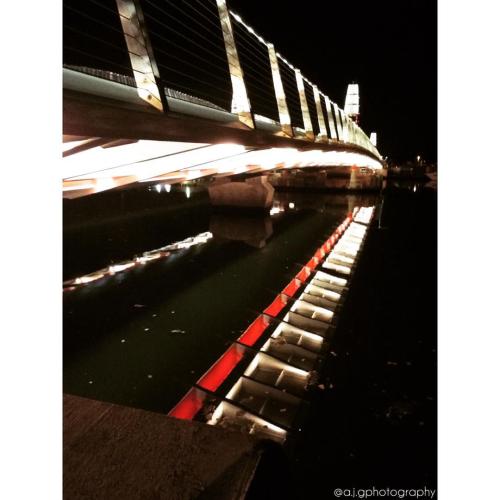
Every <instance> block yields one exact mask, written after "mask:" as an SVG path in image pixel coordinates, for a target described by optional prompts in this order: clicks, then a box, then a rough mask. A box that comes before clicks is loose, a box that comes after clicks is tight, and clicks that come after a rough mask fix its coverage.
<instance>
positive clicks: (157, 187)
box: [155, 184, 161, 193]
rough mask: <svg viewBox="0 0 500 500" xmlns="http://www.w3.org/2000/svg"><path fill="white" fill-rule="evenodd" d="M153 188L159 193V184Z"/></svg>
mask: <svg viewBox="0 0 500 500" xmlns="http://www.w3.org/2000/svg"><path fill="white" fill-rule="evenodd" d="M155 189H156V191H158V193H159V192H160V191H161V184H157V185H156V186H155Z"/></svg>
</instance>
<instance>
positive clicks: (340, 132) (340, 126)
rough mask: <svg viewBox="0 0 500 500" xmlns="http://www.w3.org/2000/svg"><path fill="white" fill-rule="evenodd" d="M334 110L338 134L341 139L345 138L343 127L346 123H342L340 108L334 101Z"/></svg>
mask: <svg viewBox="0 0 500 500" xmlns="http://www.w3.org/2000/svg"><path fill="white" fill-rule="evenodd" d="M333 112H334V113H335V121H336V122H337V135H338V139H339V141H343V140H344V135H343V128H344V125H343V124H342V116H341V115H340V109H339V107H338V106H337V103H335V102H334V103H333Z"/></svg>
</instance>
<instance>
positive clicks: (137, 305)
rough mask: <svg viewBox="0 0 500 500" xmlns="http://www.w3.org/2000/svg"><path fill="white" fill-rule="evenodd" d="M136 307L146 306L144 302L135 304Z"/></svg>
mask: <svg viewBox="0 0 500 500" xmlns="http://www.w3.org/2000/svg"><path fill="white" fill-rule="evenodd" d="M134 307H146V306H145V305H144V304H134Z"/></svg>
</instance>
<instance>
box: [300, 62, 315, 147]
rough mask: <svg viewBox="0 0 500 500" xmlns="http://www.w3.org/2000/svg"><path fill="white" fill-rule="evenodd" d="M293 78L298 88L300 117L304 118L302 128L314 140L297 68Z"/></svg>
mask: <svg viewBox="0 0 500 500" xmlns="http://www.w3.org/2000/svg"><path fill="white" fill-rule="evenodd" d="M295 79H296V80H297V89H298V90H299V97H300V109H301V110H302V119H303V120H304V130H305V131H306V136H307V137H308V138H309V139H311V140H312V141H314V131H313V128H312V122H311V115H310V114H309V108H308V107H307V99H306V90H305V88H304V80H303V79H302V73H301V72H300V70H299V69H295Z"/></svg>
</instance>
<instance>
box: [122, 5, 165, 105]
mask: <svg viewBox="0 0 500 500" xmlns="http://www.w3.org/2000/svg"><path fill="white" fill-rule="evenodd" d="M116 6H117V8H118V13H119V15H120V22H121V24H122V29H123V34H124V35H125V42H126V44H127V49H128V54H129V58H130V63H131V65H132V70H133V72H134V78H135V83H136V85H137V93H138V95H139V97H140V98H141V99H144V100H145V101H146V102H147V103H149V104H151V106H153V107H155V108H156V109H158V111H163V100H162V98H161V94H160V90H161V89H158V85H157V83H156V78H155V77H158V78H159V73H158V68H157V66H156V62H155V61H154V58H153V55H152V51H151V53H149V52H148V50H147V49H146V47H148V46H149V47H150V46H151V45H150V43H149V39H148V37H147V34H146V33H145V31H143V29H142V27H141V21H140V16H139V14H140V12H139V10H138V9H137V8H136V5H135V2H134V1H133V0H116ZM162 92H163V91H162Z"/></svg>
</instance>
